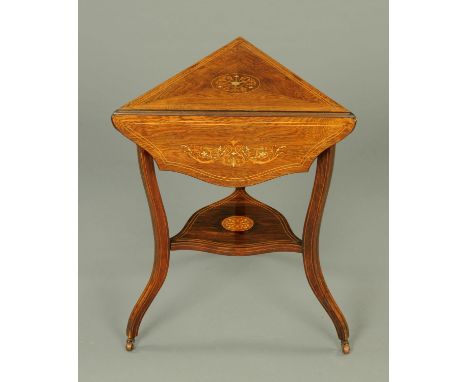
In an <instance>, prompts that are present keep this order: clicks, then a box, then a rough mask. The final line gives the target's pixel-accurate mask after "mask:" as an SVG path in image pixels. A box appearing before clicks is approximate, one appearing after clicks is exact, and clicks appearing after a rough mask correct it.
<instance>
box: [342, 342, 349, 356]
mask: <svg viewBox="0 0 468 382" xmlns="http://www.w3.org/2000/svg"><path fill="white" fill-rule="evenodd" d="M350 350H351V347H350V346H349V342H348V341H341V351H342V352H343V354H349V352H350Z"/></svg>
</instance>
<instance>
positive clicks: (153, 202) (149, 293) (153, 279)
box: [126, 147, 170, 351]
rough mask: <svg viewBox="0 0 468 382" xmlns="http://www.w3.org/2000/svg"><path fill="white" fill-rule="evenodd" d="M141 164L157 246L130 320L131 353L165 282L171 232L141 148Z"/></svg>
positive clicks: (146, 155) (150, 164) (150, 160)
mask: <svg viewBox="0 0 468 382" xmlns="http://www.w3.org/2000/svg"><path fill="white" fill-rule="evenodd" d="M138 162H139V165H140V172H141V177H142V180H143V185H144V187H145V191H146V197H147V198H148V204H149V209H150V212H151V221H152V223H153V234H154V241H155V247H154V263H153V270H152V272H151V276H150V278H149V280H148V283H147V284H146V287H145V289H144V290H143V292H142V294H141V296H140V298H139V299H138V301H137V303H136V304H135V307H134V308H133V310H132V313H131V314H130V317H129V319H128V325H127V345H126V349H127V350H128V351H131V350H133V348H134V342H135V337H136V336H137V335H138V329H139V327H140V323H141V320H142V319H143V316H144V315H145V313H146V311H147V310H148V308H149V306H150V305H151V302H152V301H153V299H154V298H155V297H156V295H157V293H158V291H159V289H160V288H161V286H162V284H163V283H164V280H165V279H166V275H167V270H168V268H169V248H170V247H169V229H168V226H167V218H166V213H165V211H164V206H163V203H162V199H161V194H160V193H159V187H158V182H157V180H156V174H155V172H154V161H153V158H152V157H151V155H150V154H149V153H148V152H147V151H145V150H144V149H142V148H140V147H138Z"/></svg>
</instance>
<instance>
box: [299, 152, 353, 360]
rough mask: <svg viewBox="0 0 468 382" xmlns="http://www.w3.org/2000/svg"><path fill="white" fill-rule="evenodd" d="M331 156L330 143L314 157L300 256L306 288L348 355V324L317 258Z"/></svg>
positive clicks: (330, 170)
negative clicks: (314, 165) (312, 183)
mask: <svg viewBox="0 0 468 382" xmlns="http://www.w3.org/2000/svg"><path fill="white" fill-rule="evenodd" d="M334 159H335V146H332V147H330V148H328V149H327V150H325V151H324V152H323V153H321V154H320V155H319V157H318V160H317V170H316V173H315V182H314V188H313V190H312V196H311V199H310V203H309V208H308V210H307V216H306V220H305V224H304V233H303V238H302V239H303V258H304V268H305V273H306V276H307V280H308V281H309V284H310V287H311V288H312V291H313V292H314V294H315V296H316V297H317V299H318V300H319V301H320V303H321V304H322V306H323V307H324V309H325V310H326V312H327V313H328V315H329V316H330V318H331V319H332V321H333V324H334V325H335V328H336V331H337V333H338V338H339V339H340V340H341V349H342V351H343V353H344V354H348V353H349V351H350V346H349V342H348V338H349V330H348V324H347V323H346V319H345V317H344V315H343V313H342V312H341V310H340V308H339V307H338V305H337V304H336V302H335V300H334V298H333V296H332V294H331V293H330V290H329V289H328V287H327V284H326V282H325V279H324V277H323V273H322V269H321V267H320V259H319V233H320V224H321V221H322V215H323V209H324V207H325V202H326V199H327V194H328V188H329V186H330V180H331V176H332V172H333V162H334Z"/></svg>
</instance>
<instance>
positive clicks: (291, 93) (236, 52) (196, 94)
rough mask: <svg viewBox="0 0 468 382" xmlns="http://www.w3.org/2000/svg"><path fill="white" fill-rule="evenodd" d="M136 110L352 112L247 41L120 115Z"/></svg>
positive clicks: (159, 88)
mask: <svg viewBox="0 0 468 382" xmlns="http://www.w3.org/2000/svg"><path fill="white" fill-rule="evenodd" d="M131 110H132V111H133V110H146V111H156V112H157V111H161V112H164V111H197V112H202V111H213V112H216V111H247V112H248V111H264V112H265V111H276V112H278V111H279V112H281V111H282V112H328V113H347V112H348V110H346V109H345V108H344V107H342V106H341V105H339V104H338V103H336V102H335V101H333V100H332V99H330V98H329V97H327V96H326V95H325V94H323V93H321V92H320V91H319V90H317V89H316V88H314V87H313V86H311V85H310V84H308V83H307V82H305V81H304V80H302V79H301V78H299V77H298V76H297V75H295V74H294V73H292V72H291V71H290V70H289V69H287V68H285V67H284V66H283V65H281V64H279V63H278V62H277V61H275V60H274V59H272V58H271V57H269V56H268V55H266V54H265V53H263V52H262V51H261V50H259V49H258V48H256V47H255V46H254V45H252V44H251V43H249V42H248V41H246V40H245V39H243V38H242V37H238V38H236V39H235V40H234V41H232V42H230V43H229V44H227V45H225V46H224V47H222V48H221V49H218V50H217V51H215V52H214V53H212V54H210V55H209V56H207V57H205V58H204V59H202V60H201V61H199V62H198V63H196V64H195V65H192V66H191V67H189V68H187V69H185V70H183V71H182V72H180V73H179V74H177V75H175V76H174V77H172V78H170V79H168V80H167V81H165V82H163V83H162V84H160V85H158V86H156V87H155V88H153V89H151V90H150V91H148V92H146V93H145V94H143V95H142V96H140V97H138V98H136V99H134V100H133V101H130V102H129V103H127V104H126V105H124V106H123V107H121V108H120V109H119V112H125V111H127V112H129V111H131Z"/></svg>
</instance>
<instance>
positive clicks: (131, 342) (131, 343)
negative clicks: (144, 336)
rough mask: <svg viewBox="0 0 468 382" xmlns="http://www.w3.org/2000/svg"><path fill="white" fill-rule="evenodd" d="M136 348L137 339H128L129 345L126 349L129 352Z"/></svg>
mask: <svg viewBox="0 0 468 382" xmlns="http://www.w3.org/2000/svg"><path fill="white" fill-rule="evenodd" d="M134 348H135V339H134V338H127V344H126V345H125V349H126V350H127V351H132V350H133V349H134Z"/></svg>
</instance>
